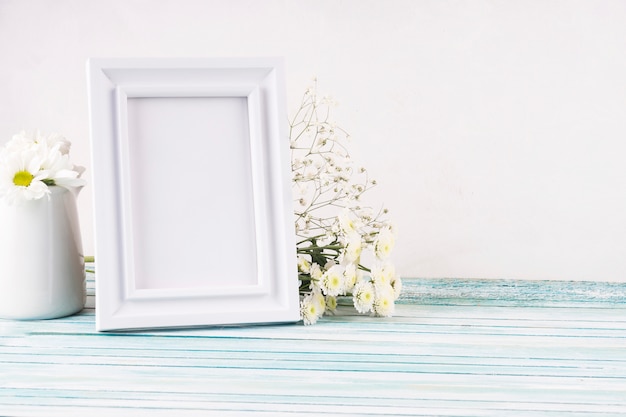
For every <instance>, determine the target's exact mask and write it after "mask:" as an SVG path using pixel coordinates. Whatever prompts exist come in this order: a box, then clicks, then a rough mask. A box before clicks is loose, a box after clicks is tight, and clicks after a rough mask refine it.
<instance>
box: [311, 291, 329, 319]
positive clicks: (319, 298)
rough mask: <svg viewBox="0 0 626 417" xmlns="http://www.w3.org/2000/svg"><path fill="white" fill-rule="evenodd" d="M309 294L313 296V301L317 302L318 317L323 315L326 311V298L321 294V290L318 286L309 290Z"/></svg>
mask: <svg viewBox="0 0 626 417" xmlns="http://www.w3.org/2000/svg"><path fill="white" fill-rule="evenodd" d="M311 296H312V297H313V302H315V303H316V304H317V308H318V311H319V315H320V317H321V316H323V315H324V312H325V311H326V298H325V297H324V294H322V291H321V290H320V289H319V287H318V288H315V289H314V290H313V291H312V292H311Z"/></svg>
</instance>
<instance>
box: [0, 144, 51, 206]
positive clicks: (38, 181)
mask: <svg viewBox="0 0 626 417" xmlns="http://www.w3.org/2000/svg"><path fill="white" fill-rule="evenodd" d="M41 163H42V160H41V156H40V155H39V153H38V152H36V151H35V150H30V149H22V150H21V151H19V152H12V153H11V154H9V153H4V154H3V155H2V160H1V163H0V195H3V196H5V197H6V199H7V202H8V203H9V204H14V203H16V202H21V201H26V200H36V199H39V198H42V197H43V196H44V195H46V194H49V193H50V190H49V189H48V185H47V184H46V183H45V182H44V180H46V178H47V177H48V174H49V173H48V171H42V170H41V169H40V168H41Z"/></svg>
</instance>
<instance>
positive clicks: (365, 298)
mask: <svg viewBox="0 0 626 417" xmlns="http://www.w3.org/2000/svg"><path fill="white" fill-rule="evenodd" d="M374 298H375V291H374V285H373V284H372V283H371V282H369V281H365V280H361V281H359V282H357V283H356V285H355V286H354V290H353V291H352V301H353V302H354V308H356V311H358V312H359V313H369V312H370V311H372V308H373V306H374Z"/></svg>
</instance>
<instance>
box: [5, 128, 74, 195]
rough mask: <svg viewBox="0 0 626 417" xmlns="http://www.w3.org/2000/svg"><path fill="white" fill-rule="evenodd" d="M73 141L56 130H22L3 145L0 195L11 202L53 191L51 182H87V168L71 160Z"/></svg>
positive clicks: (61, 183) (68, 183) (65, 185)
mask: <svg viewBox="0 0 626 417" xmlns="http://www.w3.org/2000/svg"><path fill="white" fill-rule="evenodd" d="M70 146H71V143H70V142H69V141H68V140H67V139H65V138H64V137H63V136H60V135H57V134H51V135H47V136H45V135H41V134H40V133H39V132H38V131H37V132H35V133H34V134H33V135H27V134H26V132H24V131H22V132H20V133H19V134H17V135H14V136H13V138H12V139H11V140H10V141H9V142H7V143H6V144H5V146H4V147H3V148H2V149H0V196H3V197H4V198H6V200H7V202H8V203H9V204H16V203H18V204H19V203H21V202H24V201H28V200H37V199H39V198H42V197H43V196H46V195H48V194H50V189H49V187H50V186H53V185H58V186H61V187H65V188H72V187H80V186H83V185H85V180H83V179H81V178H80V175H81V174H82V173H83V171H84V168H82V167H79V166H76V165H73V164H72V163H70V160H69V150H70Z"/></svg>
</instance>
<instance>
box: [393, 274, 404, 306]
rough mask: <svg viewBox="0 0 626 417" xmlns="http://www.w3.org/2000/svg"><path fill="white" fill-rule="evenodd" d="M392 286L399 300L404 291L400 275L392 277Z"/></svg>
mask: <svg viewBox="0 0 626 417" xmlns="http://www.w3.org/2000/svg"><path fill="white" fill-rule="evenodd" d="M391 288H393V292H394V300H397V299H398V298H399V297H400V293H401V292H402V280H401V279H400V277H398V276H395V275H394V277H393V278H392V279H391Z"/></svg>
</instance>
